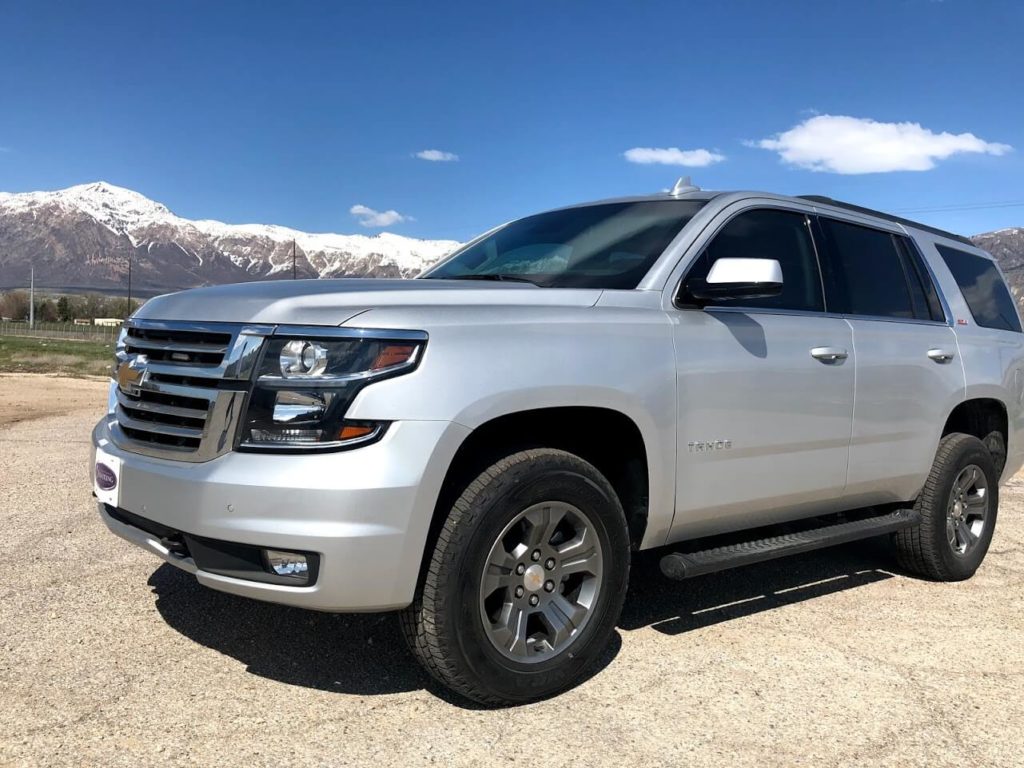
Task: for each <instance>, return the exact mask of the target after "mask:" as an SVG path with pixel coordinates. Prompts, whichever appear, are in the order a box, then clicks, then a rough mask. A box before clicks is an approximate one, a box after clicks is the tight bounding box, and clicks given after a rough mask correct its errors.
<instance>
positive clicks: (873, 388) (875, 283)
mask: <svg viewBox="0 0 1024 768" xmlns="http://www.w3.org/2000/svg"><path fill="white" fill-rule="evenodd" d="M818 223H819V227H820V230H819V231H820V233H821V237H820V238H819V239H820V241H821V242H822V244H823V247H822V266H823V272H824V275H825V290H826V298H827V301H828V305H829V308H830V310H833V311H836V312H840V313H842V314H843V316H844V317H845V318H846V319H847V322H849V324H850V327H851V328H852V330H853V348H854V350H855V353H856V363H857V371H856V373H857V380H856V393H855V405H854V416H853V433H852V437H851V441H850V466H849V471H848V475H847V484H846V503H847V506H862V505H869V504H878V503H886V502H898V501H907V500H909V499H911V498H913V497H914V496H915V495H916V494H917V493H918V491H919V490H920V488H921V484H922V483H923V481H924V478H925V476H926V475H927V473H928V470H929V468H930V466H931V464H932V460H933V459H934V457H935V450H936V447H937V446H938V440H939V435H940V433H941V430H942V426H943V424H944V423H945V420H946V417H947V416H948V414H949V413H950V411H951V410H952V408H953V407H954V405H955V404H956V403H957V402H959V400H960V399H961V398H962V397H963V392H964V375H963V367H962V365H961V362H960V360H959V356H958V350H957V344H956V336H955V334H954V332H953V329H952V327H951V326H950V324H949V321H948V319H947V317H946V313H945V310H944V308H943V306H942V304H941V301H940V299H939V297H938V293H937V292H936V289H935V285H934V281H933V278H932V276H931V274H930V272H929V271H928V268H927V265H926V264H925V263H924V260H923V259H922V258H921V255H920V253H919V252H918V251H917V248H916V245H915V244H914V242H913V241H912V240H911V239H910V238H908V237H906V236H905V235H904V234H902V232H899V231H896V230H895V228H894V229H893V230H887V229H883V228H880V227H875V226H867V225H866V224H864V223H861V222H859V221H854V220H842V219H840V218H832V217H819V221H818Z"/></svg>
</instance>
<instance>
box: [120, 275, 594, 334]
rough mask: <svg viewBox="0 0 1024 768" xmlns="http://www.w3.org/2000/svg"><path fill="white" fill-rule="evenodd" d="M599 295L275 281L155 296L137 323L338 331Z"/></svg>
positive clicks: (507, 286) (511, 287) (461, 285)
mask: <svg viewBox="0 0 1024 768" xmlns="http://www.w3.org/2000/svg"><path fill="white" fill-rule="evenodd" d="M600 295H601V291H600V290H599V289H591V288H586V289H580V288H538V287H537V286H534V285H529V284H528V283H511V282H510V283H501V282H493V283H492V282H483V281H478V280H376V279H370V278H347V279H340V280H334V279H331V280H274V281H268V282H261V283H237V284H235V285H219V286H215V287H211V288H195V289H193V290H190V291H182V292H181V293H171V294H167V295H165V296H158V297H157V298H155V299H151V300H150V301H148V302H146V303H145V304H144V305H143V306H142V307H141V308H140V309H139V310H138V311H137V312H136V313H135V315H134V316H135V317H137V318H142V319H147V320H187V321H196V322H230V323H293V324H300V325H341V324H342V323H344V322H345V321H346V320H349V319H351V318H353V317H355V316H356V315H358V314H360V313H362V312H365V311H366V310H369V309H374V308H376V307H444V306H459V307H465V306H482V307H492V306H502V307H507V306H544V307H551V306H561V307H591V306H593V305H594V304H596V303H597V300H598V298H599V297H600Z"/></svg>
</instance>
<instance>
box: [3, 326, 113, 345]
mask: <svg viewBox="0 0 1024 768" xmlns="http://www.w3.org/2000/svg"><path fill="white" fill-rule="evenodd" d="M120 332H121V327H120V326H117V325H76V324H75V323H36V324H35V326H34V327H32V328H30V327H29V324H28V323H24V322H21V323H16V322H8V321H2V322H0V336H34V337H35V338H39V339H79V340H81V341H109V342H113V341H116V340H117V334H118V333H120Z"/></svg>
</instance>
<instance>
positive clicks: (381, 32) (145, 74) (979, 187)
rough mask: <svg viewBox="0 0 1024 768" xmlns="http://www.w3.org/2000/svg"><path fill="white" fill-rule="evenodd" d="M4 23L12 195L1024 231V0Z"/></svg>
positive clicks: (402, 223) (422, 214) (247, 213)
mask: <svg viewBox="0 0 1024 768" xmlns="http://www.w3.org/2000/svg"><path fill="white" fill-rule="evenodd" d="M0 18H2V19H3V23H2V24H0V147H2V148H3V149H2V150H0V190H4V191H9V192H18V191H28V190H37V189H56V188H60V187H65V186H70V185H72V184H78V183H84V182H87V181H95V180H99V179H103V180H106V181H109V182H111V183H114V184H118V185H122V186H126V187H130V188H132V189H136V190H138V191H139V192H142V193H143V194H145V195H147V196H149V197H151V198H153V199H155V200H158V201H160V202H163V203H165V204H167V205H168V206H169V207H170V208H171V209H172V210H173V211H175V212H176V213H178V214H180V215H182V216H187V217H190V218H217V219H221V220H224V221H228V222H233V223H246V222H265V223H277V224H284V225H288V226H293V227H296V228H299V229H305V230H310V231H334V232H357V231H361V232H368V233H373V232H376V231H380V228H379V227H375V226H372V225H374V224H379V223H382V222H390V223H389V225H388V226H387V227H386V228H387V229H388V230H389V231H394V232H399V233H402V234H407V235H411V236H417V237H451V238H457V239H465V238H468V237H469V236H471V235H472V234H474V233H476V232H478V231H480V230H483V229H485V228H487V227H490V226H492V225H494V224H496V223H499V222H501V221H504V220H506V219H509V218H512V217H515V216H518V215H522V214H525V213H529V212H532V211H536V210H540V209H544V208H548V207H552V206H556V205H559V204H563V203H570V202H576V201H580V200H587V199H594V198H600V197H608V196H614V195H620V194H633V193H642V192H647V191H654V190H657V189H661V188H665V187H668V186H671V184H672V182H673V181H674V180H675V178H676V177H677V176H679V175H686V174H689V175H692V176H693V178H694V181H695V182H696V183H698V184H700V185H701V186H703V187H705V188H708V189H736V188H742V189H768V190H772V191H778V192H785V193H798V194H799V193H817V194H827V195H832V196H834V197H838V198H844V199H848V200H850V201H853V202H857V203H860V204H864V205H871V206H876V207H880V208H883V209H886V210H890V211H903V212H906V213H905V215H908V216H913V217H916V218H919V219H921V220H923V221H926V222H929V223H932V224H936V225H939V226H944V227H948V228H951V229H954V230H957V231H962V232H967V233H974V232H980V231H985V230H990V229H995V228H998V227H1004V226H1012V225H1022V224H1024V205H1005V204H1006V203H1024V98H1022V84H1024V77H1022V76H1024V57H1022V55H1021V48H1020V46H1021V31H1022V29H1024V4H1022V3H1020V2H1017V1H1016V0H1008V1H1007V2H998V1H997V0H991V1H987V0H944V1H943V2H939V1H937V0H887V1H885V2H882V1H875V2H872V1H870V0H867V1H861V2H856V3H854V2H841V3H840V2H829V0H816V1H815V2H786V3H783V2H768V0H758V1H751V2H745V1H744V2H731V1H728V0H721V1H720V2H681V1H679V0H676V1H675V2H648V1H647V0H634V1H633V2H628V3H627V2H619V3H610V2H597V1H594V0H592V1H590V2H573V1H571V0H559V1H558V2H552V1H551V0H546V1H543V2H542V1H539V0H519V1H518V2H480V1H479V0H476V1H474V2H436V3H427V2H404V3H401V2H387V0H379V1H378V2H373V3H354V2H353V3H348V2H322V3H317V2H301V3H269V2H268V3H263V2H259V3H258V2H184V1H182V2H174V3H162V4H159V5H158V4H156V3H139V2H124V3H110V2H102V1H98V2H94V3H50V2H46V1H45V0H36V1H35V2H31V3H16V2H9V1H6V0H5V1H3V2H0ZM841 117H847V118H855V120H842V119H839V118H841ZM871 121H873V122H871ZM908 124H909V125H908ZM915 124H916V125H915ZM944 134H947V135H944ZM968 134H969V135H968ZM673 148H675V149H678V150H679V151H678V152H672V151H670V150H672V149H673ZM424 150H437V151H438V152H441V153H451V154H453V155H456V156H457V159H449V160H427V159H421V158H419V157H416V156H415V153H417V152H421V151H424ZM629 150H641V151H637V152H633V153H630V155H629V156H630V157H632V158H633V160H647V161H651V160H657V161H661V162H647V163H638V162H631V161H630V160H629V159H627V155H626V153H627V152H628V151H629ZM642 150H666V151H662V152H657V151H656V152H650V151H642ZM701 150H703V152H702V151H701ZM666 160H667V161H671V162H677V163H678V162H683V163H690V164H696V165H691V166H690V167H687V166H681V165H671V164H664V161H666ZM904 168H928V170H903V169H904ZM813 169H818V170H813ZM991 203H1000V204H1002V205H1001V206H1000V207H986V208H973V209H971V210H941V211H923V212H916V211H917V210H918V209H925V208H962V207H964V206H976V205H982V204H991ZM355 206H361V207H357V208H356V209H355V210H356V211H357V212H360V211H362V213H361V214H359V215H355V214H353V213H352V212H351V211H352V209H353V207H355ZM911 210H913V211H915V212H913V213H911V212H910V211H911ZM367 211H370V212H369V213H367ZM374 212H376V213H378V214H383V215H374ZM398 217H401V220H399V219H398ZM361 221H362V222H364V223H368V224H370V225H371V226H368V227H364V226H362V225H361V223H360V222H361Z"/></svg>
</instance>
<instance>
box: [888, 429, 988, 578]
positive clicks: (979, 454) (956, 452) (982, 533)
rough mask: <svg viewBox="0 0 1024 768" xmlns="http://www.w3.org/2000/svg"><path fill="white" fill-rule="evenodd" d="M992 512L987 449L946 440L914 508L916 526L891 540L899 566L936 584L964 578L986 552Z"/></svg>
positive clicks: (964, 439) (955, 437)
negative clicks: (919, 519)
mask: <svg viewBox="0 0 1024 768" xmlns="http://www.w3.org/2000/svg"><path fill="white" fill-rule="evenodd" d="M998 507H999V473H998V472H997V470H996V466H995V462H994V460H993V457H992V454H991V453H990V451H989V450H988V448H986V446H985V444H984V443H982V442H981V440H979V439H978V438H976V437H974V436H972V435H965V434H962V433H953V434H949V435H946V436H945V437H943V438H942V440H941V441H940V442H939V449H938V451H936V454H935V462H934V463H933V464H932V470H931V473H930V474H929V475H928V479H927V480H926V481H925V484H924V488H923V489H922V490H921V494H920V496H918V498H917V502H916V503H915V505H914V509H915V510H917V511H918V512H919V513H920V515H921V522H920V523H919V524H917V525H915V526H914V527H913V528H907V529H906V530H903V531H899V532H897V533H896V534H895V535H894V536H895V542H896V554H897V558H898V560H899V563H900V565H901V566H902V567H903V568H905V569H906V570H908V571H912V572H914V573H917V574H920V575H921V576H925V577H926V578H929V579H935V580H936V581H962V580H964V579H969V578H970V577H971V576H973V575H974V572H975V571H977V570H978V567H979V566H980V565H981V562H982V560H984V559H985V553H986V552H988V548H989V544H991V542H992V534H993V532H994V531H995V525H996V513H997V512H998Z"/></svg>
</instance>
